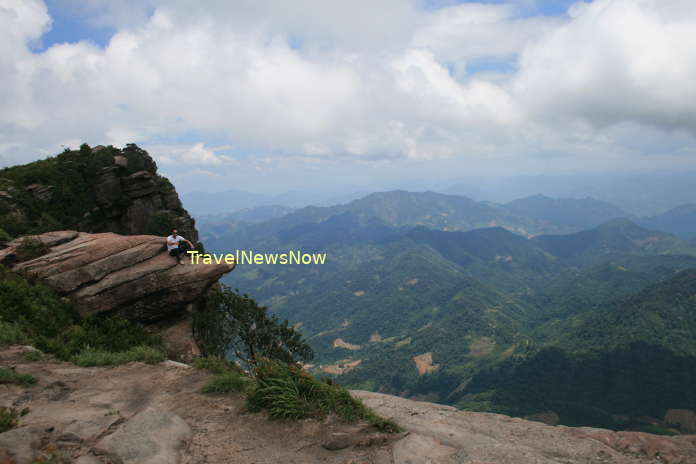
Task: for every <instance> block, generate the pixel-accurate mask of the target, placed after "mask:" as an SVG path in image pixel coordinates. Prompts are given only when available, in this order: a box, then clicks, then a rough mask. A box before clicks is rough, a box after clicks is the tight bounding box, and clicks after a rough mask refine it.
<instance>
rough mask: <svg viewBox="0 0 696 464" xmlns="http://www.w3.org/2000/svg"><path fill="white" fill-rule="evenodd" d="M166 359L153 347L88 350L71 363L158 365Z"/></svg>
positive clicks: (83, 364)
mask: <svg viewBox="0 0 696 464" xmlns="http://www.w3.org/2000/svg"><path fill="white" fill-rule="evenodd" d="M165 359H166V356H165V354H164V353H163V352H162V351H160V350H158V349H156V348H153V347H151V346H145V345H141V346H136V347H133V348H131V349H129V350H127V351H118V352H110V351H103V350H95V349H93V348H86V349H84V350H83V351H82V352H80V353H79V354H77V355H75V356H73V358H72V359H71V361H72V362H73V363H74V364H77V365H78V366H82V367H93V366H115V365H118V364H126V363H129V362H135V361H139V362H144V363H148V364H156V363H159V362H162V361H164V360H165Z"/></svg>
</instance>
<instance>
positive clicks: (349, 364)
mask: <svg viewBox="0 0 696 464" xmlns="http://www.w3.org/2000/svg"><path fill="white" fill-rule="evenodd" d="M361 363H362V359H356V360H352V359H342V360H340V361H338V362H337V363H336V364H327V365H325V366H321V367H320V369H321V370H322V371H324V372H326V373H327V374H333V375H341V374H345V373H346V372H350V371H352V370H353V369H355V368H356V367H358V366H359V365H360V364H361Z"/></svg>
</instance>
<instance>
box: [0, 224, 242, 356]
mask: <svg viewBox="0 0 696 464" xmlns="http://www.w3.org/2000/svg"><path fill="white" fill-rule="evenodd" d="M0 263H2V264H4V265H6V266H9V267H10V268H11V269H12V270H13V271H15V272H17V273H20V274H22V275H24V276H26V277H28V278H31V279H38V280H41V281H43V282H44V283H46V284H47V285H48V286H50V287H51V288H53V289H54V290H56V291H57V292H58V293H60V294H61V295H64V296H66V297H68V298H70V299H71V300H72V301H73V302H74V304H75V306H76V308H77V309H78V311H79V312H80V314H81V315H83V316H87V315H91V314H95V313H110V314H118V315H120V316H123V317H125V318H126V319H129V320H131V321H137V322H141V323H144V324H148V325H152V326H154V327H155V328H156V330H157V331H158V332H160V333H162V335H163V337H164V339H165V342H166V343H167V345H168V350H169V352H170V353H172V354H176V356H177V357H178V358H179V359H189V358H190V357H191V356H194V355H195V354H196V347H195V343H193V341H192V339H191V329H190V318H189V314H190V313H191V312H192V311H194V310H195V309H196V308H195V307H196V305H198V304H200V302H201V301H202V298H201V297H202V296H203V295H204V294H205V292H206V291H207V290H208V289H209V288H210V287H211V286H212V285H213V284H214V283H215V282H217V280H218V279H219V278H220V277H221V276H222V275H223V274H225V273H226V272H229V271H231V270H232V269H233V268H234V265H229V264H224V263H221V264H190V263H187V264H185V265H177V263H176V260H175V259H174V258H172V257H171V256H169V254H168V253H167V252H166V246H165V239H164V238H163V237H160V236H153V235H118V234H114V233H100V234H90V233H86V232H77V231H55V232H47V233H45V234H40V235H36V236H28V237H23V238H19V239H15V240H13V241H11V242H9V243H8V244H7V247H6V248H5V249H2V250H0Z"/></svg>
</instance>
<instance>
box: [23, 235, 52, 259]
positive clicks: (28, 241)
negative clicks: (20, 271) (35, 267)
mask: <svg viewBox="0 0 696 464" xmlns="http://www.w3.org/2000/svg"><path fill="white" fill-rule="evenodd" d="M47 252H48V247H47V246H46V245H45V244H44V243H43V242H42V241H41V240H39V239H37V238H35V237H32V236H27V237H24V238H22V239H21V241H20V242H19V246H17V258H18V259H19V260H20V261H27V260H30V259H34V258H37V257H39V256H41V255H43V254H46V253H47Z"/></svg>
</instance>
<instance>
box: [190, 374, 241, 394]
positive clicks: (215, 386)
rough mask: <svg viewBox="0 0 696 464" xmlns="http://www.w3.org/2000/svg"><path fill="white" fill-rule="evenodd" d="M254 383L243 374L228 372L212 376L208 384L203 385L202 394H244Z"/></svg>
mask: <svg viewBox="0 0 696 464" xmlns="http://www.w3.org/2000/svg"><path fill="white" fill-rule="evenodd" d="M253 383H254V381H253V380H252V379H251V378H249V377H246V376H245V375H244V374H240V373H238V372H234V371H229V372H225V373H222V374H216V375H214V376H213V377H212V378H211V379H210V380H209V381H208V383H206V384H205V386H204V387H203V390H201V391H202V392H203V393H232V392H240V393H244V392H246V391H247V390H248V389H249V388H250V387H251V386H252V385H253Z"/></svg>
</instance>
